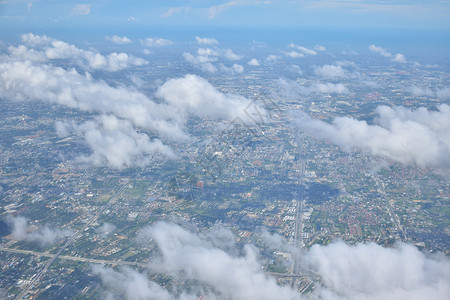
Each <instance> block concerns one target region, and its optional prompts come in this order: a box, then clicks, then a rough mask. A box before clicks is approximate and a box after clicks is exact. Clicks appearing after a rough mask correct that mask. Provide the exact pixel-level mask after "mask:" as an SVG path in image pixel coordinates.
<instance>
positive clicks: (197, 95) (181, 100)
mask: <svg viewBox="0 0 450 300" xmlns="http://www.w3.org/2000/svg"><path fill="white" fill-rule="evenodd" d="M157 95H158V96H159V97H161V98H163V99H165V100H166V101H167V102H168V103H169V104H170V105H172V106H174V107H177V108H178V109H180V111H181V112H185V113H191V114H194V115H196V116H209V117H214V118H220V119H225V120H229V121H232V120H233V119H235V118H236V117H239V118H240V119H242V120H245V121H251V117H250V115H251V113H252V112H251V111H249V110H248V107H249V106H250V104H251V102H250V101H249V100H248V99H246V98H244V97H242V96H238V95H232V94H228V95H225V94H222V93H221V92H219V91H218V90H217V89H215V88H214V87H213V86H212V85H211V84H210V83H209V82H208V81H207V80H205V79H203V78H201V77H199V76H196V75H186V76H184V77H183V78H177V79H170V80H168V81H167V82H166V83H164V84H163V85H162V86H161V87H160V88H159V89H158V92H157ZM252 107H254V106H252ZM259 110H260V112H262V113H264V114H265V111H264V109H262V108H259Z"/></svg>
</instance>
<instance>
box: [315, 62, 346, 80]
mask: <svg viewBox="0 0 450 300" xmlns="http://www.w3.org/2000/svg"><path fill="white" fill-rule="evenodd" d="M314 74H316V75H318V76H322V77H325V78H328V79H336V78H347V77H349V76H350V74H349V73H348V71H347V70H345V69H344V68H342V66H340V65H324V66H314Z"/></svg>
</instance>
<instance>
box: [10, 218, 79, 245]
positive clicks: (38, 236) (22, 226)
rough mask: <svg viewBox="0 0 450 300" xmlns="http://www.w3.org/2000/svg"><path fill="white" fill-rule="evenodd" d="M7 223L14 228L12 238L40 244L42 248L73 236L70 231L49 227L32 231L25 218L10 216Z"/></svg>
mask: <svg viewBox="0 0 450 300" xmlns="http://www.w3.org/2000/svg"><path fill="white" fill-rule="evenodd" d="M6 221H7V222H8V223H9V224H10V225H11V226H12V236H13V237H14V238H15V239H17V240H19V241H22V240H25V241H31V242H38V243H39V244H41V245H42V246H49V245H52V244H54V243H56V242H58V241H60V240H61V239H63V238H65V237H67V236H70V235H72V234H73V232H72V231H71V230H68V229H53V228H50V227H48V226H44V227H41V228H39V229H37V230H34V231H32V230H31V229H30V228H29V227H28V220H27V219H26V218H24V217H20V216H19V217H13V216H8V217H7V218H6Z"/></svg>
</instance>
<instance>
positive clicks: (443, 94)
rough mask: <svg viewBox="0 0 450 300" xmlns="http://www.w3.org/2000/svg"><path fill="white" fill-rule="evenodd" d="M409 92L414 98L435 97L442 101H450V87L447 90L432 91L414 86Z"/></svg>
mask: <svg viewBox="0 0 450 300" xmlns="http://www.w3.org/2000/svg"><path fill="white" fill-rule="evenodd" d="M407 90H408V91H409V92H411V93H412V94H413V95H414V96H418V97H422V96H426V97H434V98H438V99H440V100H444V101H445V100H450V87H445V88H441V89H439V88H437V89H434V90H432V89H430V88H420V87H418V86H412V87H410V88H409V89H407Z"/></svg>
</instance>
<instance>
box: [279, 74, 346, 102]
mask: <svg viewBox="0 0 450 300" xmlns="http://www.w3.org/2000/svg"><path fill="white" fill-rule="evenodd" d="M278 85H279V86H280V87H281V89H282V91H283V93H284V94H285V95H286V96H288V97H290V98H297V97H299V96H302V95H309V94H314V93H323V94H348V93H349V92H350V91H349V90H348V88H347V87H346V86H345V85H343V84H342V83H337V84H336V83H330V82H326V83H316V84H313V85H311V86H302V85H299V84H298V83H296V82H295V81H291V80H287V79H283V78H280V79H278Z"/></svg>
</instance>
